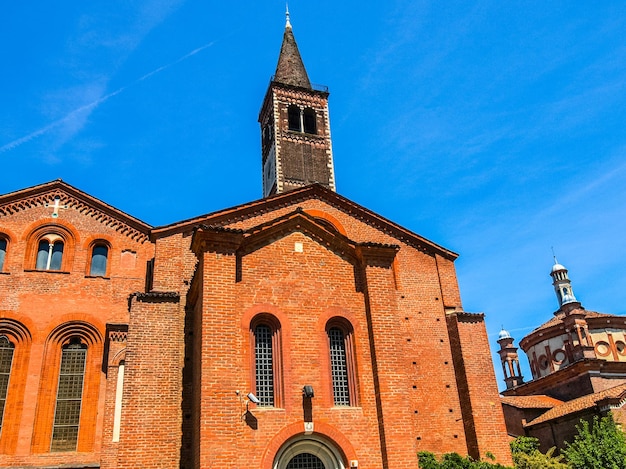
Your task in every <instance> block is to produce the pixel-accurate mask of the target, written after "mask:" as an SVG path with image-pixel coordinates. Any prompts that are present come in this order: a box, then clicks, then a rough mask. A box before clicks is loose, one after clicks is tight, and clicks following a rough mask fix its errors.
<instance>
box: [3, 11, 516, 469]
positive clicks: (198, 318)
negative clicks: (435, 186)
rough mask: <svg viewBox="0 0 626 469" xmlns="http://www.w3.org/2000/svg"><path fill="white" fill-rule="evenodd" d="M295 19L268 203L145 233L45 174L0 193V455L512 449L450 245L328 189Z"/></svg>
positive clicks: (267, 461)
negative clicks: (464, 302)
mask: <svg viewBox="0 0 626 469" xmlns="http://www.w3.org/2000/svg"><path fill="white" fill-rule="evenodd" d="M328 95H329V94H328V91H327V89H325V88H320V87H315V86H312V85H311V83H310V81H309V78H308V76H307V72H306V70H305V67H304V65H303V62H302V60H301V57H300V54H299V52H298V48H297V45H296V42H295V40H294V36H293V32H292V28H291V25H290V24H289V21H288V22H287V26H286V28H285V33H284V37H283V43H282V48H281V51H280V56H279V60H278V66H277V69H276V74H275V76H274V77H273V78H272V81H271V83H270V85H269V88H268V90H267V93H266V95H265V99H264V101H263V104H262V106H261V112H260V115H259V122H260V124H261V136H262V137H261V157H262V167H263V198H262V199H260V200H256V201H253V202H250V203H247V204H243V205H240V206H236V207H231V208H226V209H224V210H220V211H217V212H214V213H210V214H207V215H201V216H198V217H196V218H192V219H189V220H182V221H177V222H175V223H172V224H170V225H166V226H159V227H153V226H150V225H148V224H147V223H144V222H142V221H140V220H138V219H136V218H134V217H133V216H131V215H128V214H126V213H124V212H122V211H120V210H118V209H116V208H114V207H112V206H110V205H108V204H106V203H105V202H103V201H100V200H98V199H96V198H94V197H92V196H90V195H88V194H86V193H84V192H82V191H80V190H79V189H77V188H75V187H73V186H71V185H69V184H67V183H65V182H63V181H61V180H56V181H52V182H49V183H45V184H41V185H37V186H34V187H30V188H26V189H23V190H20V191H17V192H13V193H9V194H5V195H2V196H0V378H1V379H0V466H2V467H13V468H61V467H62V468H68V469H69V468H103V469H105V468H129V469H137V468H170V469H175V468H189V469H191V468H261V469H273V468H276V469H278V468H280V469H286V468H288V469H296V468H310V469H318V468H319V469H331V468H332V469H339V468H362V469H369V468H393V469H409V468H411V469H415V468H417V467H418V462H417V452H418V451H422V450H426V451H432V452H436V453H444V452H458V453H461V454H469V455H471V456H473V457H475V458H478V457H480V456H484V455H485V454H486V453H487V452H491V453H493V454H495V455H496V456H497V459H498V460H499V461H500V462H503V463H508V462H510V454H509V452H508V442H507V438H506V430H505V425H504V417H503V413H502V408H501V406H500V401H499V397H498V390H497V386H496V381H495V376H494V372H493V366H492V361H491V356H490V352H489V344H488V340H487V334H486V331H485V325H484V317H483V315H482V314H473V313H467V312H465V311H463V307H462V304H461V299H460V295H459V288H458V285H457V278H456V274H455V268H454V260H455V259H456V257H457V254H455V253H454V252H452V251H450V250H448V249H446V248H444V247H442V246H439V245H438V244H436V243H434V242H432V241H429V240H427V239H425V238H423V237H421V236H419V235H418V234H415V233H413V232H412V231H410V230H408V229H406V228H404V227H402V226H399V225H397V224H395V223H393V222H392V221H389V220H387V219H385V218H384V217H382V216H380V215H378V214H376V213H374V212H372V211H370V210H368V209H366V208H364V207H362V206H360V205H358V204H357V203H355V202H352V201H351V200H349V199H347V198H345V197H343V196H341V195H339V194H337V193H336V192H335V177H334V170H333V154H332V147H331V139H330V127H329V116H328Z"/></svg>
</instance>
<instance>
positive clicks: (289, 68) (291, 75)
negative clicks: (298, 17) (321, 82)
mask: <svg viewBox="0 0 626 469" xmlns="http://www.w3.org/2000/svg"><path fill="white" fill-rule="evenodd" d="M286 16H287V22H286V24H285V34H284V35H283V45H282V46H281V48H280V56H279V57H278V65H276V73H275V74H274V81H275V82H278V83H282V84H284V85H291V86H299V87H301V88H307V89H312V88H311V82H310V81H309V76H308V75H307V73H306V69H305V68H304V63H303V62H302V57H300V51H299V50H298V45H297V44H296V39H295V37H294V36H293V30H292V27H291V21H290V20H289V7H287V10H286Z"/></svg>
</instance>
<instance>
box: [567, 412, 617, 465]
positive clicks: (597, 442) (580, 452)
mask: <svg viewBox="0 0 626 469" xmlns="http://www.w3.org/2000/svg"><path fill="white" fill-rule="evenodd" d="M576 429H577V430H578V434H577V435H576V436H575V437H574V441H573V442H572V443H571V444H570V443H565V446H566V447H565V449H564V450H563V451H562V453H563V454H564V455H565V458H566V459H567V462H568V465H569V467H570V468H572V469H626V438H625V437H624V433H623V432H622V431H621V430H620V429H619V428H618V427H617V425H616V424H615V420H613V416H612V415H611V414H608V415H607V416H606V417H602V418H601V419H599V418H598V417H597V416H595V417H594V418H593V421H592V423H591V424H589V422H588V421H586V420H581V421H580V424H579V425H576Z"/></svg>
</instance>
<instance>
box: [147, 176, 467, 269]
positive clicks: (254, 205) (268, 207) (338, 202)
mask: <svg viewBox="0 0 626 469" xmlns="http://www.w3.org/2000/svg"><path fill="white" fill-rule="evenodd" d="M314 195H317V196H319V197H320V198H321V199H322V200H324V201H325V202H328V203H329V204H330V205H332V206H334V207H335V208H338V209H340V210H342V211H344V212H346V213H349V214H352V215H357V217H358V218H359V219H360V220H362V221H365V222H366V223H369V224H371V225H374V226H376V227H377V228H379V229H381V230H382V231H384V232H386V233H388V234H390V235H391V236H393V237H395V238H397V239H399V240H401V241H404V242H406V243H407V244H411V245H413V246H415V247H417V248H422V249H424V248H430V249H431V250H435V251H437V252H439V253H440V254H441V255H442V256H443V257H446V258H447V259H450V260H454V259H456V258H457V257H458V254H457V253H455V252H454V251H451V250H449V249H446V248H444V247H443V246H440V245H438V244H436V243H434V242H432V241H430V240H428V239H426V238H424V237H423V236H420V235H418V234H416V233H414V232H412V231H410V230H408V229H406V228H404V227H402V226H400V225H398V224H397V223H394V222H392V221H391V220H389V219H387V218H385V217H383V216H381V215H378V214H377V213H375V212H373V211H371V210H369V209H367V208H365V207H363V206H362V205H359V204H357V203H356V202H353V201H351V200H350V199H348V198H346V197H344V196H342V195H340V194H338V193H336V192H334V191H331V190H330V189H327V188H325V187H324V186H322V185H320V184H311V185H309V186H305V187H303V188H301V189H294V190H292V191H289V192H285V193H282V194H276V195H273V196H271V197H267V198H264V199H258V200H255V201H252V202H247V203H245V204H241V205H236V206H234V207H230V208H226V209H222V210H219V211H216V212H211V213H208V214H205V215H201V216H198V217H194V218H189V219H187V220H182V221H179V222H176V223H172V224H169V225H163V226H159V227H155V228H154V229H153V230H152V232H151V236H150V237H151V239H152V240H153V241H154V240H155V239H156V238H158V237H161V236H166V235H169V234H173V233H176V232H181V231H187V230H190V229H192V228H193V227H194V226H195V225H198V224H208V225H218V224H222V223H224V224H225V223H233V222H235V221H239V220H243V219H246V218H249V217H250V216H257V215H259V214H262V213H267V212H270V211H273V210H276V209H278V208H280V207H284V206H287V205H289V204H293V203H294V202H298V201H304V200H308V199H310V198H311V196H314ZM237 212H239V213H238V214H237ZM355 212H356V213H355ZM234 214H237V215H236V216H235V217H232V215H234ZM209 218H211V219H212V220H207V219H209Z"/></svg>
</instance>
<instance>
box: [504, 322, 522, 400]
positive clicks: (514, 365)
mask: <svg viewBox="0 0 626 469" xmlns="http://www.w3.org/2000/svg"><path fill="white" fill-rule="evenodd" d="M514 340H515V339H513V337H511V334H509V333H508V331H506V330H504V328H503V329H502V330H501V331H500V334H498V344H500V350H498V353H499V354H500V361H501V362H502V372H503V373H504V382H505V383H506V388H507V389H511V388H514V387H516V386H519V385H520V384H523V383H524V377H523V376H522V371H521V369H520V366H519V357H518V355H517V347H514V346H513V341H514Z"/></svg>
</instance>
